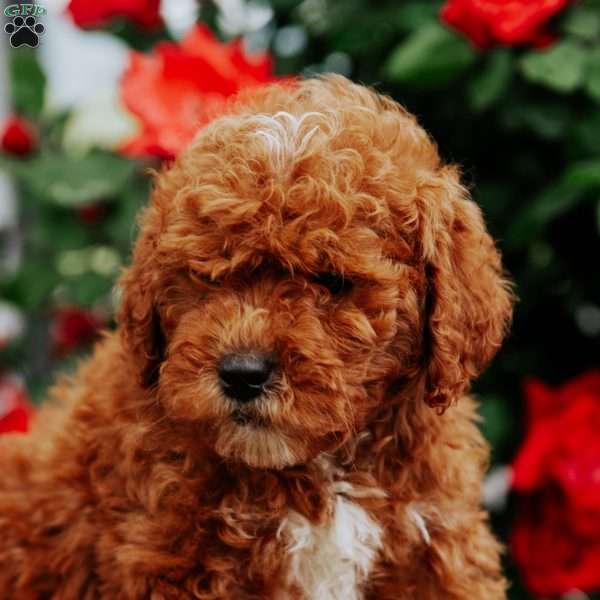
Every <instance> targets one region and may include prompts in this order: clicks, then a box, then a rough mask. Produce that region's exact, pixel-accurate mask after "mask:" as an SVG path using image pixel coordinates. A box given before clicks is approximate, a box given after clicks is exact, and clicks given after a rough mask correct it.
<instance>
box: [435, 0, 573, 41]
mask: <svg viewBox="0 0 600 600" xmlns="http://www.w3.org/2000/svg"><path fill="white" fill-rule="evenodd" d="M569 2H570V0H512V1H510V2H507V1H506V0H448V1H447V2H446V3H445V4H444V6H443V7H442V13H441V16H442V19H443V20H444V21H445V22H446V23H448V24H449V25H451V26H452V27H454V28H455V29H457V30H458V31H460V32H462V33H463V34H464V35H466V36H467V37H468V38H469V39H470V40H471V42H473V44H474V45H475V46H477V47H478V48H487V47H489V46H492V45H494V44H496V43H499V44H504V45H506V46H514V45H518V44H527V45H532V46H545V45H547V44H549V43H550V42H551V41H552V39H553V37H552V35H551V34H550V33H549V31H548V29H547V23H548V20H549V19H550V18H552V17H553V16H554V15H556V14H557V13H559V12H560V11H561V10H562V9H563V8H565V6H566V5H567V4H568V3H569Z"/></svg>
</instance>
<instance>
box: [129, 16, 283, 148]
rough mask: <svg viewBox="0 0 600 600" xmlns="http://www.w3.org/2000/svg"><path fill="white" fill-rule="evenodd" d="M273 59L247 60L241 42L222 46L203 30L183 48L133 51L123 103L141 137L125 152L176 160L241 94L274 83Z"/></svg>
mask: <svg viewBox="0 0 600 600" xmlns="http://www.w3.org/2000/svg"><path fill="white" fill-rule="evenodd" d="M273 79H274V77H273V68H272V61H271V58H270V56H269V55H268V54H265V53H258V54H254V55H252V56H248V55H247V54H246V53H245V52H244V50H243V48H242V45H241V41H240V40H235V41H233V42H230V43H221V42H220V41H218V40H217V39H216V38H215V36H214V35H213V34H212V33H211V31H210V30H209V29H208V28H207V27H205V26H203V25H198V26H196V27H195V28H194V29H192V31H190V33H189V34H188V35H187V36H186V37H185V38H184V39H183V40H182V41H181V43H179V44H174V43H170V42H163V43H161V44H158V45H157V46H156V48H155V50H154V52H153V53H151V54H142V53H140V52H132V53H131V60H130V64H129V67H128V69H127V70H126V72H125V74H124V76H123V80H122V98H123V101H124V103H125V105H126V106H127V108H128V109H129V110H130V111H131V112H132V113H133V114H134V115H135V116H137V117H138V119H139V121H140V126H141V132H140V134H139V135H138V136H136V137H135V138H134V139H132V140H130V141H129V142H128V143H126V144H125V145H124V146H123V148H122V151H123V153H125V154H127V155H130V156H144V155H155V156H159V157H162V158H168V157H172V156H174V155H175V154H176V153H177V152H178V151H179V150H181V149H182V148H183V147H184V146H185V145H187V144H188V142H190V141H191V139H192V138H193V136H194V134H195V133H196V132H197V131H198V127H199V126H201V125H204V124H206V123H207V122H208V121H209V120H210V119H211V118H213V117H214V116H215V115H217V114H218V113H219V112H220V111H221V110H222V109H223V107H224V105H225V102H226V100H227V98H229V97H230V96H232V95H233V94H235V93H236V92H238V91H239V90H241V89H243V88H246V87H250V86H255V85H260V84H263V83H267V82H269V81H271V80H273Z"/></svg>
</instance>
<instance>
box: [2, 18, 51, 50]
mask: <svg viewBox="0 0 600 600" xmlns="http://www.w3.org/2000/svg"><path fill="white" fill-rule="evenodd" d="M4 31H6V33H8V34H9V35H10V45H11V46H12V47H13V48H18V47H19V46H29V47H30V48H35V47H36V46H37V45H38V44H39V42H40V39H39V36H40V35H42V33H44V26H43V25H42V24H41V23H38V22H37V19H36V18H35V17H32V16H31V15H30V16H28V17H27V18H25V19H24V18H23V17H15V18H14V19H13V20H12V22H11V23H7V24H6V25H5V26H4Z"/></svg>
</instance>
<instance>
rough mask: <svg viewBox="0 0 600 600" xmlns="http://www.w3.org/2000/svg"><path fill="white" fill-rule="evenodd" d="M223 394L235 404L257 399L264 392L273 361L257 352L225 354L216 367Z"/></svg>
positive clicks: (269, 377)
mask: <svg viewBox="0 0 600 600" xmlns="http://www.w3.org/2000/svg"><path fill="white" fill-rule="evenodd" d="M218 372H219V383H220V385H221V389H222V390H223V393H224V394H225V395H226V396H228V397H229V398H231V399H232V400H235V401H236V402H240V403H245V402H250V401H251V400H254V399H256V398H258V397H259V396H260V395H261V394H262V393H263V392H264V390H265V386H266V385H267V383H268V382H269V380H270V379H271V375H272V372H273V360H272V359H271V357H269V356H268V355H265V354H261V353H257V352H247V353H236V354H227V355H225V356H223V358H222V359H221V361H220V362H219V366H218Z"/></svg>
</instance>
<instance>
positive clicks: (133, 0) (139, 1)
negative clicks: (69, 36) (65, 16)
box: [67, 0, 162, 29]
mask: <svg viewBox="0 0 600 600" xmlns="http://www.w3.org/2000/svg"><path fill="white" fill-rule="evenodd" d="M159 7H160V0H71V1H70V2H69V6H68V7H67V11H68V12H69V13H70V14H71V17H72V18H73V21H75V24H76V25H79V27H102V26H103V25H106V24H107V23H108V22H109V21H110V20H111V19H114V18H115V17H123V18H125V19H129V20H131V21H133V22H134V23H137V24H138V25H140V26H141V27H145V28H146V29H153V28H156V27H158V26H159V25H160V24H161V23H162V19H161V17H160V13H159Z"/></svg>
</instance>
